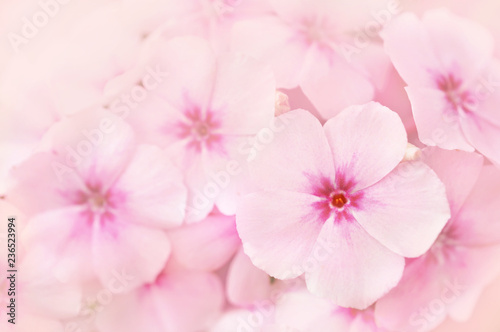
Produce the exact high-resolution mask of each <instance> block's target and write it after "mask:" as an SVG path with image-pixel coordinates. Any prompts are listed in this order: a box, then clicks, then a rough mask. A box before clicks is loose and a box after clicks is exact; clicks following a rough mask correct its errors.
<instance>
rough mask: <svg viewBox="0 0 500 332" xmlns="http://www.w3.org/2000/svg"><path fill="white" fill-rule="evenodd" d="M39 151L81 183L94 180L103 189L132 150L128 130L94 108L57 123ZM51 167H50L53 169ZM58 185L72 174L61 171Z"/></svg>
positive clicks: (117, 119) (125, 162)
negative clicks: (81, 181)
mask: <svg viewBox="0 0 500 332" xmlns="http://www.w3.org/2000/svg"><path fill="white" fill-rule="evenodd" d="M42 147H44V149H46V150H49V151H51V152H53V153H54V154H55V161H57V162H59V163H60V164H62V165H63V166H64V167H65V169H67V168H69V169H71V170H72V171H76V173H77V174H78V175H79V176H80V177H81V178H82V179H83V180H84V181H90V182H92V181H94V180H95V179H96V178H97V179H98V180H100V181H102V182H103V183H102V184H101V185H102V186H103V187H104V188H109V186H110V185H111V184H112V183H113V182H114V180H116V178H117V176H118V175H119V174H120V172H121V171H122V170H123V169H124V167H125V166H126V164H127V162H128V161H129V160H130V157H131V155H132V153H133V151H134V149H135V136H134V133H133V131H132V128H131V127H130V126H129V125H128V124H127V123H125V122H124V121H123V120H122V119H121V118H119V117H118V116H116V115H114V114H112V113H111V112H108V111H105V110H104V109H102V108H94V109H90V110H86V111H84V112H80V113H78V114H76V115H74V116H72V117H70V118H68V119H65V120H63V121H61V122H58V123H57V124H56V125H54V126H52V127H51V129H50V130H49V131H48V132H47V134H46V135H45V136H44V138H43V141H42ZM111 155H112V156H113V158H109V156H111ZM53 167H54V166H53ZM62 172H63V174H62V175H58V178H60V179H62V180H59V182H61V181H67V178H68V177H70V176H71V175H72V174H71V172H70V171H68V172H66V171H65V170H63V171H62Z"/></svg>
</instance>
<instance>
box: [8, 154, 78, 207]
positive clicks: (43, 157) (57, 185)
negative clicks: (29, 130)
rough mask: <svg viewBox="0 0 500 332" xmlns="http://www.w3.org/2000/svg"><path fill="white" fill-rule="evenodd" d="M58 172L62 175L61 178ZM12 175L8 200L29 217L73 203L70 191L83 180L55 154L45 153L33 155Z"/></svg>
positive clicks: (13, 171)
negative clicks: (13, 183)
mask: <svg viewBox="0 0 500 332" xmlns="http://www.w3.org/2000/svg"><path fill="white" fill-rule="evenodd" d="M34 169H36V170H37V172H34V171H33V170H34ZM59 171H60V172H61V173H59V174H63V175H62V177H60V178H59V177H58V172H59ZM41 175H43V176H41ZM11 176H12V177H13V178H14V179H15V181H16V182H15V185H14V186H12V187H11V188H10V189H9V190H8V191H7V195H6V196H7V199H8V201H9V202H11V203H13V204H14V205H16V206H17V207H19V208H20V209H22V211H23V212H24V213H26V214H27V215H28V216H31V215H34V214H36V213H40V212H44V211H48V210H52V209H56V208H63V207H67V206H70V205H73V204H74V202H73V199H72V198H73V197H72V196H71V194H72V193H73V191H74V190H75V189H77V188H83V187H84V183H83V181H82V179H80V177H79V176H77V175H76V173H75V172H74V170H73V169H70V168H68V167H67V166H66V165H65V164H62V163H59V161H58V159H57V158H55V156H54V154H51V153H48V152H39V153H35V154H33V155H32V156H31V157H30V158H28V159H27V160H26V161H24V162H23V163H21V164H20V165H18V166H17V167H15V168H14V169H13V170H12V172H11ZM40 192H43V195H40Z"/></svg>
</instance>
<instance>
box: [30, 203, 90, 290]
mask: <svg viewBox="0 0 500 332" xmlns="http://www.w3.org/2000/svg"><path fill="white" fill-rule="evenodd" d="M84 212H85V211H84V210H83V209H82V208H81V207H75V206H73V207H67V208H62V209H57V210H51V211H47V212H44V213H40V214H37V215H36V216H35V217H33V218H32V219H30V222H29V224H28V225H27V226H26V228H25V230H24V232H23V242H24V243H25V245H27V246H29V247H30V248H32V252H33V254H32V255H34V257H40V256H43V257H44V259H45V260H46V262H47V263H46V264H49V265H51V266H52V267H51V270H52V275H53V276H54V277H55V278H56V279H58V280H61V281H63V282H68V281H84V280H88V279H89V278H91V277H93V276H94V275H95V274H94V273H95V271H94V270H93V269H92V267H90V268H89V266H88V263H89V262H90V261H91V259H92V258H91V257H92V253H91V250H90V249H91V234H90V228H89V226H88V221H89V220H88V215H87V214H86V213H84ZM55 234H57V236H55ZM35 248H36V249H35ZM41 253H43V255H42V254H41ZM29 255H30V253H28V256H29ZM26 259H29V258H26Z"/></svg>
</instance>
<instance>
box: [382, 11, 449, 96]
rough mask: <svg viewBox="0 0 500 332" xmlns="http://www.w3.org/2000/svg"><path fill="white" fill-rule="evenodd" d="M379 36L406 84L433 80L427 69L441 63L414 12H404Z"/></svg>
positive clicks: (422, 85) (417, 84)
mask: <svg viewBox="0 0 500 332" xmlns="http://www.w3.org/2000/svg"><path fill="white" fill-rule="evenodd" d="M382 38H383V39H384V48H385V51H386V52H387V54H388V55H389V57H390V58H391V61H392V63H393V64H394V67H396V69H397V71H398V73H399V75H401V77H402V78H403V80H404V81H405V82H406V83H407V84H408V85H410V86H413V87H429V86H431V85H432V84H433V83H434V81H433V77H432V75H431V73H430V72H429V71H428V69H438V68H441V67H440V66H441V63H440V61H439V59H438V58H437V56H436V54H435V53H434V52H433V49H432V46H433V45H431V44H430V43H431V41H430V37H429V35H428V33H427V31H426V30H425V28H424V26H423V25H422V24H421V22H420V21H419V20H418V18H417V16H416V15H415V14H413V13H404V14H401V15H400V16H398V17H397V18H395V19H394V20H392V21H391V22H390V23H389V24H388V25H387V26H386V28H385V29H384V30H383V32H382ZM417 54H418V56H416V55H417Z"/></svg>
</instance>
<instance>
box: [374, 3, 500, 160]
mask: <svg viewBox="0 0 500 332" xmlns="http://www.w3.org/2000/svg"><path fill="white" fill-rule="evenodd" d="M383 37H384V42H385V49H386V51H387V53H388V54H389V56H390V57H391V60H392V61H393V63H394V66H395V67H396V69H397V70H398V72H399V74H400V75H401V77H402V78H403V79H404V80H405V81H406V83H407V84H408V86H407V87H406V91H407V93H408V97H409V98H410V101H411V104H412V109H413V115H414V117H415V123H416V125H417V129H418V135H419V137H420V140H421V141H422V142H423V143H424V144H427V145H430V146H438V147H441V148H443V149H448V150H453V149H460V150H465V151H474V149H476V150H478V151H479V152H481V153H482V154H484V155H485V156H486V157H488V158H490V159H491V160H492V161H493V162H495V163H500V149H499V148H498V147H499V146H500V113H499V112H498V103H499V102H500V91H499V90H498V85H499V84H498V80H499V78H500V63H499V62H498V61H497V60H496V59H494V58H493V38H492V36H491V34H490V33H489V32H488V31H487V30H485V29H484V28H482V27H481V26H479V25H477V24H476V23H474V22H470V21H467V20H465V19H462V18H459V17H456V16H453V15H452V14H450V13H449V12H448V11H446V10H433V11H429V12H427V13H426V14H425V15H424V17H423V18H422V20H421V21H419V20H418V18H417V17H416V16H415V15H413V14H404V15H401V17H399V18H398V19H396V20H395V21H394V22H393V23H391V24H390V25H389V27H388V28H387V29H386V30H385V31H384V33H383Z"/></svg>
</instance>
